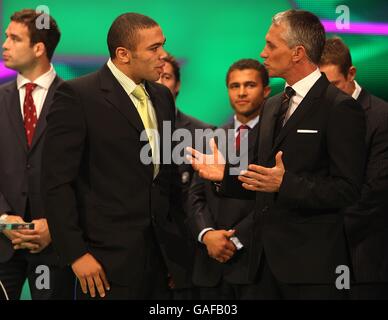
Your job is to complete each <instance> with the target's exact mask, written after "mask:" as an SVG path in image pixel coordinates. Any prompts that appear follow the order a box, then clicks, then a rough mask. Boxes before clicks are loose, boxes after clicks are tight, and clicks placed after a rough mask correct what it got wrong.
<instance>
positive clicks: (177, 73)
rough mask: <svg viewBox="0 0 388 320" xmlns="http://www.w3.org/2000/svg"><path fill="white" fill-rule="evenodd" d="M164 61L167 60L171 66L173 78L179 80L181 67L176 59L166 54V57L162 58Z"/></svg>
mask: <svg viewBox="0 0 388 320" xmlns="http://www.w3.org/2000/svg"><path fill="white" fill-rule="evenodd" d="M163 60H164V61H166V62H168V63H169V64H171V66H172V71H173V72H174V76H175V80H176V81H177V82H180V81H181V68H180V66H179V63H178V61H176V59H175V57H174V56H172V55H171V54H169V53H168V54H167V56H166V57H164V58H163Z"/></svg>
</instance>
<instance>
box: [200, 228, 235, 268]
mask: <svg viewBox="0 0 388 320" xmlns="http://www.w3.org/2000/svg"><path fill="white" fill-rule="evenodd" d="M234 233H235V230H230V231H226V230H209V231H207V232H206V233H205V234H204V236H203V237H202V242H203V243H204V244H205V245H206V248H207V252H208V254H209V256H210V257H212V258H214V259H216V260H217V261H219V262H227V261H228V260H229V259H230V258H232V257H233V255H234V254H235V253H236V250H237V249H236V246H235V245H234V243H233V242H232V241H230V237H233V235H234Z"/></svg>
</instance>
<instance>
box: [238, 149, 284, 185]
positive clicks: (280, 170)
mask: <svg viewBox="0 0 388 320" xmlns="http://www.w3.org/2000/svg"><path fill="white" fill-rule="evenodd" d="M282 155H283V153H282V152H281V151H279V152H278V153H277V154H276V157H275V161H276V164H275V166H274V167H272V168H266V167H262V166H258V165H256V164H250V165H249V166H248V170H247V171H243V172H241V175H240V176H239V177H238V179H239V180H240V181H242V182H243V184H242V186H243V187H244V188H245V189H247V190H251V191H261V192H279V189H280V186H281V184H282V182H283V176H284V173H285V168H284V164H283V160H282Z"/></svg>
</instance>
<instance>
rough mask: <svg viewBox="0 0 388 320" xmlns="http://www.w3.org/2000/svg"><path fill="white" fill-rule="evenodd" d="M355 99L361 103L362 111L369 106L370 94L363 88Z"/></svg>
mask: <svg viewBox="0 0 388 320" xmlns="http://www.w3.org/2000/svg"><path fill="white" fill-rule="evenodd" d="M357 101H358V102H359V103H360V104H361V106H362V108H363V109H364V111H367V110H368V109H370V108H371V101H370V94H369V92H368V91H366V90H365V89H361V92H360V95H359V96H358V98H357Z"/></svg>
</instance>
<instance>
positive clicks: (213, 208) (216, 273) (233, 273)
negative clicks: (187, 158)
mask: <svg viewBox="0 0 388 320" xmlns="http://www.w3.org/2000/svg"><path fill="white" fill-rule="evenodd" d="M256 127H257V125H256ZM256 127H255V128H252V130H250V132H249V136H248V152H251V153H252V152H256V148H255V143H256V140H257V137H256V136H257V128H256ZM222 129H224V130H225V131H227V130H230V129H232V130H233V129H234V124H233V123H231V124H227V125H225V126H223V127H222ZM233 138H234V135H233ZM233 143H234V139H233V141H229V145H228V146H229V147H230V145H233ZM252 157H253V155H250V156H249V158H252ZM188 204H189V211H188V213H189V216H188V225H189V226H190V228H191V231H192V233H193V237H194V238H195V241H196V255H195V264H194V272H193V282H194V284H195V285H197V286H201V287H213V286H216V285H217V284H218V283H219V282H220V280H221V279H222V278H224V279H226V280H227V281H228V282H230V283H236V284H245V283H248V281H249V279H248V267H249V261H250V259H252V257H251V254H256V252H252V251H251V246H250V243H251V236H252V232H253V214H254V208H255V201H254V200H253V199H252V200H240V199H232V198H225V197H221V196H220V195H218V194H217V193H216V192H215V190H214V187H213V185H212V183H211V182H209V181H204V180H203V179H201V178H200V177H199V175H198V174H197V173H196V174H195V175H194V177H193V181H192V183H191V187H190V190H189V202H188ZM205 228H213V229H215V230H230V229H235V230H236V236H237V237H238V239H239V240H240V242H241V243H242V244H243V245H244V248H243V249H242V250H239V251H237V252H236V254H235V255H234V257H233V258H232V259H230V260H229V261H228V262H227V263H219V262H218V261H216V260H215V259H213V258H211V257H210V256H209V255H208V252H207V249H206V246H205V245H204V244H202V243H200V242H198V235H199V234H200V232H201V231H202V230H204V229H205Z"/></svg>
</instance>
